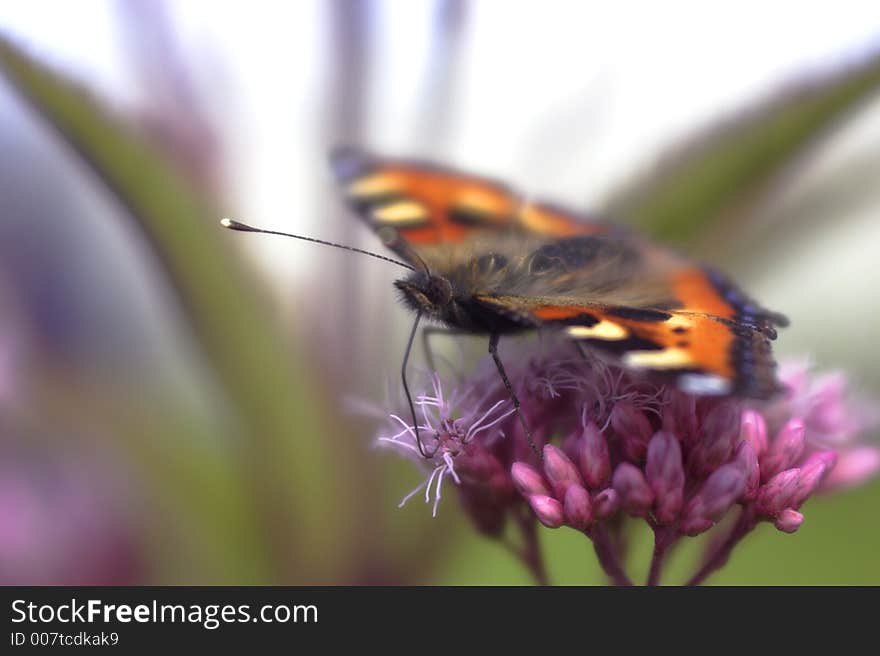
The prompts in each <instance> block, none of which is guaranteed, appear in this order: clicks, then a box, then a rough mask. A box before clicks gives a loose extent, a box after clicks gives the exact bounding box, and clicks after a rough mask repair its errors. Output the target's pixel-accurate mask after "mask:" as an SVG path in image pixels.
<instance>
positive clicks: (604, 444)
mask: <svg viewBox="0 0 880 656" xmlns="http://www.w3.org/2000/svg"><path fill="white" fill-rule="evenodd" d="M577 462H578V464H579V465H580V470H581V474H582V475H583V477H584V481H585V482H586V483H587V487H589V488H590V489H592V490H595V489H599V488H602V487H604V486H605V485H608V481H609V479H610V478H611V456H610V455H609V453H608V440H607V439H605V436H604V435H602V433H601V432H600V431H599V429H598V428H597V427H596V424H594V423H593V422H589V423H588V424H587V425H586V426H585V427H584V430H583V433H582V434H581V437H580V439H579V440H578V459H577Z"/></svg>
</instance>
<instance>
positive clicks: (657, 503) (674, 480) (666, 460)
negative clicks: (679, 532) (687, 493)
mask: <svg viewBox="0 0 880 656" xmlns="http://www.w3.org/2000/svg"><path fill="white" fill-rule="evenodd" d="M645 478H646V479H647V481H648V485H649V486H650V487H651V490H652V491H653V493H654V508H655V510H654V514H655V516H656V517H657V521H659V522H660V523H661V524H669V523H670V522H672V521H674V520H675V519H676V517H678V512H679V511H680V510H681V505H682V503H683V501H684V466H683V465H682V462H681V447H680V446H679V445H678V440H677V439H676V438H675V437H673V436H672V435H671V434H670V433H668V432H666V431H659V432H657V433H655V434H654V437H652V438H651V441H650V443H649V444H648V460H647V463H646V464H645Z"/></svg>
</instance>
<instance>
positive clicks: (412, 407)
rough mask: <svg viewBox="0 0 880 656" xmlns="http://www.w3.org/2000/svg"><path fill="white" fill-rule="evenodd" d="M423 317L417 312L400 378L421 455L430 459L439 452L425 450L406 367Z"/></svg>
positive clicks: (404, 355)
mask: <svg viewBox="0 0 880 656" xmlns="http://www.w3.org/2000/svg"><path fill="white" fill-rule="evenodd" d="M421 318H422V313H421V312H419V313H418V314H416V320H415V321H414V322H413V327H412V332H410V334H409V341H408V342H407V343H406V351H405V352H404V354H403V362H402V363H401V365H400V379H401V381H402V382H403V391H404V393H405V394H406V400H407V403H409V412H410V415H411V416H412V422H413V432H414V433H415V438H416V446H417V447H418V449H419V455H421V456H422V457H423V458H425V459H430V458H433V457H434V455H435V454H436V453H437V450H436V449H435V450H434V451H432V452H430V453H429V452H427V451H425V445H424V444H422V436H421V433H420V431H419V420H418V418H417V417H416V406H415V404H414V403H413V400H412V394H411V393H410V391H409V383H408V382H407V380H406V367H407V365H408V364H409V354H410V353H412V345H413V340H415V337H416V332H417V331H418V329H419V320H420V319H421Z"/></svg>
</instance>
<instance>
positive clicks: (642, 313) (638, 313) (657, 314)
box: [606, 307, 672, 322]
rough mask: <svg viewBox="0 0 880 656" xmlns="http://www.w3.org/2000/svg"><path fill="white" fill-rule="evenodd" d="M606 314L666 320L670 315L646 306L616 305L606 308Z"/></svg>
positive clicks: (633, 318)
mask: <svg viewBox="0 0 880 656" xmlns="http://www.w3.org/2000/svg"><path fill="white" fill-rule="evenodd" d="M606 313H607V314H610V315H611V316H613V317H620V318H621V319H632V320H633V321H651V322H656V321H668V320H669V319H671V318H672V315H671V314H669V313H668V312H662V311H661V310H651V309H648V308H631V307H617V308H610V309H609V310H606Z"/></svg>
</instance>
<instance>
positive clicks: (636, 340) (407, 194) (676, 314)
mask: <svg viewBox="0 0 880 656" xmlns="http://www.w3.org/2000/svg"><path fill="white" fill-rule="evenodd" d="M331 163H332V167H333V170H334V172H335V174H336V177H337V179H338V181H339V183H340V184H341V186H342V190H343V193H344V194H345V197H346V199H347V201H348V203H349V204H350V205H351V207H353V208H354V210H355V212H356V213H357V214H358V215H359V216H360V217H361V218H362V219H363V220H364V221H366V223H367V224H368V225H369V226H370V227H371V228H372V229H373V230H375V231H376V232H377V233H378V234H379V236H380V237H381V238H382V240H383V242H384V243H385V244H386V245H387V246H389V247H390V248H391V249H392V250H393V251H395V253H397V255H399V256H400V257H401V258H402V259H403V260H404V261H406V262H408V263H409V264H411V265H412V266H413V267H414V271H413V272H412V273H411V274H410V275H409V276H408V277H407V278H405V279H403V280H398V281H397V282H395V285H396V287H397V289H398V290H399V291H400V293H401V297H402V299H403V301H404V303H405V304H406V305H407V306H408V307H409V308H411V309H412V310H413V311H415V312H417V313H421V314H422V315H423V316H426V317H428V318H431V319H434V320H435V321H437V322H439V323H441V324H443V325H446V326H448V327H450V328H452V329H455V330H458V331H464V332H469V333H477V334H487V335H490V336H492V337H495V338H497V337H499V336H501V335H507V334H512V333H519V332H523V331H527V330H535V329H538V330H555V331H559V332H562V333H563V334H565V335H566V336H567V337H568V338H570V339H572V340H574V341H575V342H577V343H580V344H583V345H585V346H587V347H589V348H590V349H597V350H599V351H601V352H604V353H607V354H609V355H612V356H613V357H615V358H617V359H619V361H620V362H621V363H622V364H623V365H624V366H626V367H628V368H631V369H638V370H644V371H647V372H649V373H652V374H656V375H660V376H662V377H664V378H667V379H670V380H672V381H673V382H675V384H676V385H678V386H679V387H680V388H681V389H683V390H685V391H687V392H691V393H695V394H735V395H738V396H744V397H752V398H758V399H763V398H768V397H770V396H772V395H774V394H775V393H776V392H777V391H779V384H778V382H777V380H776V376H775V362H774V360H773V356H772V353H771V348H770V341H771V340H773V339H775V338H776V327H777V326H778V327H783V326H786V325H787V324H788V320H787V319H786V318H785V317H784V316H783V315H781V314H778V313H776V312H772V311H769V310H766V309H764V308H762V307H761V306H760V305H758V304H757V303H755V302H754V301H753V300H751V299H750V298H749V297H748V296H746V295H745V294H744V293H743V292H742V291H740V289H739V288H738V287H737V286H736V285H735V284H733V283H732V282H731V281H730V280H729V279H728V278H726V277H725V276H724V275H722V274H721V273H719V272H718V271H715V270H713V269H711V268H708V267H705V266H702V265H700V264H698V263H695V262H693V261H691V260H689V259H686V258H684V257H682V256H680V255H678V254H676V253H674V252H673V251H672V250H670V249H667V248H664V247H662V246H660V245H658V244H656V243H653V242H651V241H648V240H647V239H644V238H642V237H640V236H638V235H637V234H635V233H634V232H632V231H631V230H628V229H625V228H623V227H621V226H616V225H614V224H610V223H603V222H596V221H590V220H588V219H586V218H585V217H582V216H579V215H578V214H576V213H574V212H570V211H567V210H564V209H562V208H560V207H558V206H555V205H551V204H546V203H541V202H534V201H531V200H529V199H527V198H526V197H525V196H523V195H522V194H520V193H518V192H516V191H514V190H513V189H511V188H510V187H508V186H506V185H504V184H502V183H500V182H496V181H493V180H490V179H486V178H482V177H477V176H473V175H469V174H466V173H462V172H459V171H456V170H454V169H451V168H446V167H443V166H439V165H437V164H433V163H428V162H421V161H411V160H400V159H386V158H382V157H377V156H373V155H370V154H368V153H366V152H364V151H361V150H358V149H353V148H341V149H338V150H336V151H335V152H334V153H333V154H332V156H331Z"/></svg>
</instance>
